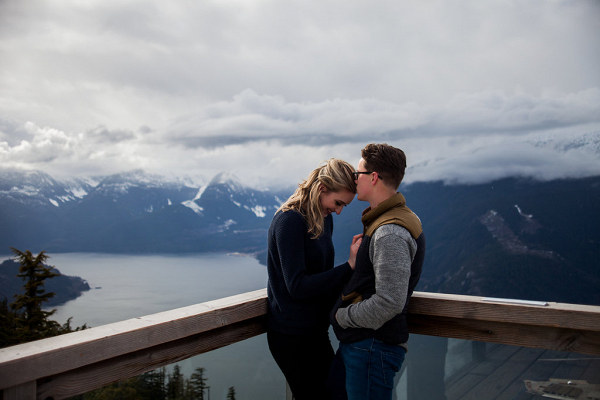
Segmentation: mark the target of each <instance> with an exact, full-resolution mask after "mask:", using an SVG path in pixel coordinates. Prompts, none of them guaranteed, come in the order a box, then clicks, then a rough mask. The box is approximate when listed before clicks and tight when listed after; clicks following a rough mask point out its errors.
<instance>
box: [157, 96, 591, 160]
mask: <svg viewBox="0 0 600 400" xmlns="http://www.w3.org/2000/svg"><path fill="white" fill-rule="evenodd" d="M589 123H600V89H598V88H592V89H588V90H584V91H581V92H578V93H568V94H554V95H552V96H551V95H549V94H545V95H543V96H538V97H534V96H531V95H525V94H521V93H516V94H512V95H509V94H506V93H504V92H502V91H488V92H483V93H471V94H466V93H461V94H459V95H457V96H455V97H454V98H453V99H451V101H450V102H448V103H447V104H445V105H443V106H442V107H431V106H420V105H418V104H416V103H402V104H395V103H391V102H385V101H381V100H375V99H358V100H344V99H334V100H327V101H324V102H320V103H310V102H303V103H297V102H287V101H286V100H285V99H284V98H283V97H281V96H268V95H259V94H257V93H256V92H254V91H252V90H249V89H248V90H245V91H243V92H242V93H240V94H238V95H236V96H234V97H233V99H232V100H231V101H227V102H219V103H217V104H214V105H210V106H207V107H205V108H204V109H202V110H201V111H200V112H198V113H197V114H194V115H190V116H187V117H182V118H180V119H178V120H177V121H176V122H175V123H173V124H172V125H171V126H169V127H168V128H166V130H165V133H164V138H165V140H166V141H170V142H173V143H176V144H181V145H183V146H186V147H190V148H198V147H218V146H225V145H231V144H236V143H240V144H241V143H248V142H256V141H264V140H277V141H279V142H280V143H282V144H283V145H290V144H304V145H307V146H313V147H318V146H323V145H328V144H333V143H356V142H362V141H365V139H366V138H367V137H377V138H378V140H380V141H385V140H389V141H392V140H397V139H401V138H409V137H422V138H423V137H441V136H457V137H462V136H473V135H481V134H486V133H502V134H508V135H524V134H527V133H530V132H532V131H541V130H547V129H551V128H556V127H577V126H582V125H586V124H589Z"/></svg>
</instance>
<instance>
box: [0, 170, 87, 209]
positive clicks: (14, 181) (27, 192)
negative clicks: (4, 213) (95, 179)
mask: <svg viewBox="0 0 600 400" xmlns="http://www.w3.org/2000/svg"><path fill="white" fill-rule="evenodd" d="M92 188H93V183H92V182H91V181H90V180H80V179H72V180H70V181H68V182H60V181H57V180H55V179H54V178H52V177H51V176H50V175H48V174H46V173H44V172H41V171H21V170H16V169H5V170H0V199H2V200H3V201H15V202H19V203H23V204H32V205H33V204H36V205H39V206H44V205H47V206H51V205H52V206H54V207H59V206H60V205H61V204H63V203H67V202H72V201H77V200H78V199H81V198H83V197H84V196H85V195H87V194H88V192H89V191H90V190H91V189H92Z"/></svg>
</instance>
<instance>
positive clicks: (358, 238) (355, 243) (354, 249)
mask: <svg viewBox="0 0 600 400" xmlns="http://www.w3.org/2000/svg"><path fill="white" fill-rule="evenodd" d="M362 237H363V235H362V233H361V234H360V235H354V237H353V238H352V244H351V245H350V258H349V259H348V264H350V268H352V270H354V267H355V265H356V253H358V248H359V247H360V244H361V243H362Z"/></svg>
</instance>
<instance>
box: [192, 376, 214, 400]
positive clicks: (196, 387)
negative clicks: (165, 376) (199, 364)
mask: <svg viewBox="0 0 600 400" xmlns="http://www.w3.org/2000/svg"><path fill="white" fill-rule="evenodd" d="M206 381H208V378H205V377H204V368H196V369H195V372H194V373H193V374H192V376H190V384H191V387H192V389H191V390H192V396H193V397H192V398H193V399H196V400H204V392H205V391H208V390H209V389H210V386H208V385H207V384H206Z"/></svg>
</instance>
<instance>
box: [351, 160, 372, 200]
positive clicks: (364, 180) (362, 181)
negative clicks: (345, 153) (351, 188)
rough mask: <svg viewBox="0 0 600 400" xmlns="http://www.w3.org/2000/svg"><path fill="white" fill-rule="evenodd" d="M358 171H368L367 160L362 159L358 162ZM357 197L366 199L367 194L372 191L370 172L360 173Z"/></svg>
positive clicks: (357, 182)
mask: <svg viewBox="0 0 600 400" xmlns="http://www.w3.org/2000/svg"><path fill="white" fill-rule="evenodd" d="M356 171H357V172H366V171H367V169H366V168H365V160H364V159H362V158H361V159H360V161H359V162H358V167H357V168H356ZM354 182H356V198H357V199H358V200H360V201H366V197H367V195H368V194H369V193H370V189H371V175H369V174H359V175H358V179H356V180H355V181H354Z"/></svg>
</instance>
